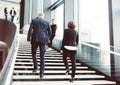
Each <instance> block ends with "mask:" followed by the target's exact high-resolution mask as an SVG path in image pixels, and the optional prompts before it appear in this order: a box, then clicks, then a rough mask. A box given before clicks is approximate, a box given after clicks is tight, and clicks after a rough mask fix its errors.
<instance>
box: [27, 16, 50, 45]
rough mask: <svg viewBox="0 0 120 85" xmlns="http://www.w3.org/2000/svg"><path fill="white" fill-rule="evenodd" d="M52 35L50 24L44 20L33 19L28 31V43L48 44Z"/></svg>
mask: <svg viewBox="0 0 120 85" xmlns="http://www.w3.org/2000/svg"><path fill="white" fill-rule="evenodd" d="M50 35H51V28H50V25H49V22H47V21H45V20H44V19H42V18H35V19H32V22H31V24H30V28H29V31H28V37H27V41H31V42H42V43H48V41H49V38H50Z"/></svg>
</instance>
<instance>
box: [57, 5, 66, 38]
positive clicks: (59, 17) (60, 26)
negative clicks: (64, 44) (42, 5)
mask: <svg viewBox="0 0 120 85" xmlns="http://www.w3.org/2000/svg"><path fill="white" fill-rule="evenodd" d="M63 6H64V4H62V5H60V6H59V7H58V8H57V9H56V10H55V20H56V24H57V31H56V36H57V37H59V38H62V37H63V14H64V13H63V12H64V10H63Z"/></svg>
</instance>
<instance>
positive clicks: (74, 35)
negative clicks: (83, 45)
mask: <svg viewBox="0 0 120 85" xmlns="http://www.w3.org/2000/svg"><path fill="white" fill-rule="evenodd" d="M78 41H79V35H78V32H77V31H76V30H74V29H71V28H69V29H65V30H64V36H63V40H62V47H61V49H62V50H63V49H64V46H65V45H66V46H77V45H78Z"/></svg>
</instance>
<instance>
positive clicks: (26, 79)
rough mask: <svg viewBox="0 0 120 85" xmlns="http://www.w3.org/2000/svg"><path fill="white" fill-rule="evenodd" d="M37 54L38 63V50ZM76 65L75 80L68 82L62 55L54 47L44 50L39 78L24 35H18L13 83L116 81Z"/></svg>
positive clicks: (109, 84)
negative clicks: (42, 74) (43, 59)
mask: <svg viewBox="0 0 120 85" xmlns="http://www.w3.org/2000/svg"><path fill="white" fill-rule="evenodd" d="M37 56H38V57H37V58H38V64H39V61H40V59H39V51H38V52H37ZM68 60H69V59H68ZM69 61H70V60H69ZM69 65H70V63H69ZM76 65H77V66H76V76H75V81H74V82H73V83H70V82H69V79H70V78H71V76H70V74H71V71H70V74H69V75H65V66H64V64H63V60H62V55H61V54H60V53H59V52H57V51H56V50H54V49H52V50H51V51H46V53H45V75H44V77H43V78H42V79H40V77H39V70H38V71H37V72H36V73H33V72H32V69H33V61H32V56H31V48H30V45H28V44H27V42H26V36H25V35H20V45H19V50H18V54H17V57H16V61H15V66H14V73H13V85H62V84H63V85H71V84H72V85H116V82H114V81H111V80H106V78H105V76H103V75H99V74H97V73H96V71H94V70H91V69H90V68H88V67H87V66H84V65H82V64H81V63H80V62H77V63H76Z"/></svg>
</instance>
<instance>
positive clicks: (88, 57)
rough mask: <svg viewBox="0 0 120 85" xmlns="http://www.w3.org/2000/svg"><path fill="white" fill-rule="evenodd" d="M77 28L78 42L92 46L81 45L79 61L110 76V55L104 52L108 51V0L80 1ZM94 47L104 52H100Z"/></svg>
mask: <svg viewBox="0 0 120 85" xmlns="http://www.w3.org/2000/svg"><path fill="white" fill-rule="evenodd" d="M79 28H80V29H79V33H80V40H81V41H83V42H86V43H87V44H89V45H93V47H89V46H87V45H85V44H82V45H81V50H79V51H80V52H81V53H79V54H80V56H79V57H80V60H81V61H83V62H85V63H86V64H88V65H90V66H92V67H94V68H95V69H97V70H100V71H101V72H104V73H105V74H108V75H111V74H110V73H111V72H110V69H111V60H110V53H107V52H106V51H104V50H108V51H109V50H110V34H109V33H110V32H109V9H108V0H80V1H79ZM94 46H96V47H99V48H101V49H104V50H103V51H101V50H99V49H96V48H94Z"/></svg>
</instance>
